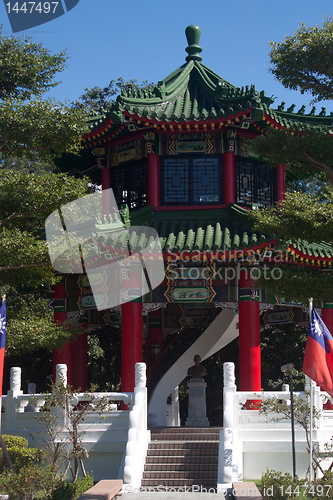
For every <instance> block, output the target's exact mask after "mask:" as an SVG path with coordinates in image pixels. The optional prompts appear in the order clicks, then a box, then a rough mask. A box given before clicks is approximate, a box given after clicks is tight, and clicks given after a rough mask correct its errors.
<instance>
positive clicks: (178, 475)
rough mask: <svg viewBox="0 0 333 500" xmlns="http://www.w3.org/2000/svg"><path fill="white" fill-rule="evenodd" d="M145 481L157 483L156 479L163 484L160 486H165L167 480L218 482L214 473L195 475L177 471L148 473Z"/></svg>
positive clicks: (189, 472) (191, 472) (190, 472)
mask: <svg viewBox="0 0 333 500" xmlns="http://www.w3.org/2000/svg"><path fill="white" fill-rule="evenodd" d="M144 478H145V479H153V480H154V481H156V479H159V480H160V481H161V482H160V483H159V484H164V482H163V481H164V480H165V479H196V480H198V481H201V482H202V481H205V480H206V481H207V482H208V481H209V480H215V481H216V472H214V471H210V472H209V471H208V472H205V473H200V474H193V471H175V472H170V471H167V472H159V473H158V474H155V473H154V472H146V473H145V476H144Z"/></svg>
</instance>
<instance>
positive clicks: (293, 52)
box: [270, 17, 333, 101]
mask: <svg viewBox="0 0 333 500" xmlns="http://www.w3.org/2000/svg"><path fill="white" fill-rule="evenodd" d="M270 46H271V52H270V58H271V63H272V68H271V72H272V73H273V75H274V76H275V77H276V79H277V80H279V81H280V82H281V83H282V85H283V86H284V87H286V88H289V89H292V90H300V91H301V93H302V94H304V93H305V92H309V93H311V94H312V95H313V96H314V97H315V100H316V101H320V100H323V99H332V97H333V68H332V57H331V54H332V52H333V18H331V17H330V18H327V19H326V20H325V21H324V23H323V25H322V26H318V25H316V26H314V27H310V26H307V25H306V24H303V23H302V24H300V26H299V28H298V30H297V31H296V33H295V34H294V35H292V36H289V35H286V36H285V39H284V41H283V42H282V43H277V42H270Z"/></svg>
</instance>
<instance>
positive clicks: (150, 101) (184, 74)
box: [116, 61, 194, 109]
mask: <svg viewBox="0 0 333 500" xmlns="http://www.w3.org/2000/svg"><path fill="white" fill-rule="evenodd" d="M193 66H194V62H193V61H189V62H188V63H187V64H185V65H183V66H182V67H181V68H178V70H180V69H181V71H178V70H176V71H175V72H174V73H173V74H175V73H176V75H177V76H176V78H175V79H174V80H173V81H172V83H170V84H169V83H168V80H169V79H173V78H171V77H172V75H169V76H167V77H166V78H165V79H164V80H161V81H160V82H158V83H157V84H156V85H155V86H154V87H153V88H152V90H151V93H152V94H153V93H154V92H155V95H154V96H153V97H147V98H142V97H131V96H124V95H123V94H120V95H119V96H118V97H117V100H116V103H117V104H118V106H119V109H121V108H123V107H125V106H126V105H128V104H129V105H131V104H132V105H133V104H134V105H135V104H141V105H143V104H144V105H150V106H151V105H158V104H162V103H167V102H168V101H172V100H173V99H175V98H176V97H179V94H181V93H184V91H185V88H186V87H187V84H188V81H189V79H190V74H191V71H192V69H193Z"/></svg>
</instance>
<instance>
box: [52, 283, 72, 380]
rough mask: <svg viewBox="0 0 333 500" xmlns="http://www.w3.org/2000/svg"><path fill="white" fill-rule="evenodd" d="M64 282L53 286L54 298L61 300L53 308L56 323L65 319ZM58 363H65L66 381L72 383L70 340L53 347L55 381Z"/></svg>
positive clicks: (63, 321)
mask: <svg viewBox="0 0 333 500" xmlns="http://www.w3.org/2000/svg"><path fill="white" fill-rule="evenodd" d="M65 299H66V292H65V284H64V282H61V283H57V284H56V285H55V287H54V300H62V301H63V305H59V306H58V305H56V306H55V309H54V322H55V323H56V324H58V325H60V324H61V323H65V321H66V319H67V314H66V311H65ZM58 364H66V365H67V383H68V385H72V383H73V381H72V342H71V341H69V342H66V344H64V345H63V346H62V348H61V349H60V350H59V351H58V350H56V349H54V351H53V381H54V382H55V377H56V366H57V365H58Z"/></svg>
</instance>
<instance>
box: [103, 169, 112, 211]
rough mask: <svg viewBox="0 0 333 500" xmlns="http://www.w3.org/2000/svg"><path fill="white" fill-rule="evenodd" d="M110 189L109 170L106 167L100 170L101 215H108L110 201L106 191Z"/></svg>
mask: <svg viewBox="0 0 333 500" xmlns="http://www.w3.org/2000/svg"><path fill="white" fill-rule="evenodd" d="M107 189H110V169H109V168H107V167H103V168H102V212H103V215H109V213H110V199H109V193H108V192H107V191H106V190H107Z"/></svg>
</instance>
